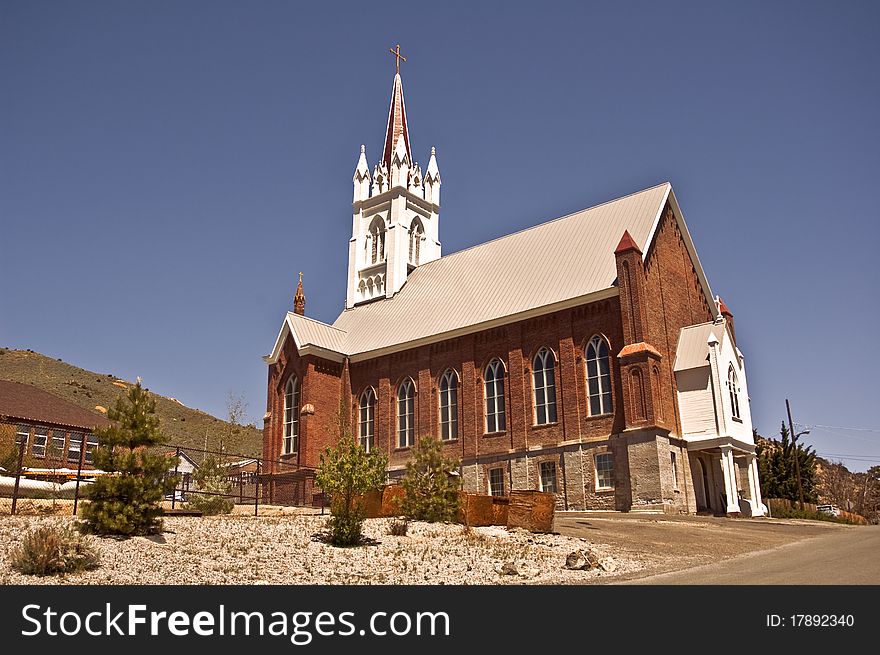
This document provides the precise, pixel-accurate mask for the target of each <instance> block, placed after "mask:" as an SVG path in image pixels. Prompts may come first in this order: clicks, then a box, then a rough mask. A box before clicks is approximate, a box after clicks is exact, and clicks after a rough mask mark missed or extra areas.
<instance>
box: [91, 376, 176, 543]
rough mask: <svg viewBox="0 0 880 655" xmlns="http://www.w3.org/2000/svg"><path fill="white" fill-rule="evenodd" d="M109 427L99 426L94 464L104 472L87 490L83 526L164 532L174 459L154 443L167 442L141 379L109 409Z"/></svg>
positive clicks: (95, 529) (102, 530) (109, 531)
mask: <svg viewBox="0 0 880 655" xmlns="http://www.w3.org/2000/svg"><path fill="white" fill-rule="evenodd" d="M107 418H109V419H110V420H111V421H112V424H111V425H110V426H109V427H104V428H98V429H97V430H95V436H97V437H98V448H97V450H96V451H95V459H94V462H95V466H96V467H97V468H99V469H101V470H104V471H106V472H107V473H108V474H109V475H102V476H100V477H99V478H98V479H97V480H96V481H95V482H94V483H92V484H91V485H89V487H88V488H87V490H86V497H87V498H88V499H89V501H90V502H89V503H88V504H86V505H85V506H84V507H83V511H82V516H83V519H84V523H82V524H80V529H82V530H83V531H85V532H91V533H95V534H119V535H126V536H128V535H135V534H155V533H157V532H161V531H162V521H161V519H160V518H159V516H160V515H161V513H162V508H161V505H160V502H161V500H162V497H163V496H164V494H166V493H169V492H170V491H172V490H173V488H174V479H173V478H172V477H171V476H169V475H168V469H169V468H170V467H171V466H173V462H174V458H173V457H172V458H169V457H166V456H164V455H157V454H154V453H153V452H151V451H150V448H152V447H154V446H158V445H161V444H163V443H165V437H164V436H163V434H162V432H161V431H160V429H159V418H158V417H157V416H156V401H155V400H154V399H153V398H151V397H150V395H149V392H148V391H147V390H146V389H144V388H143V387H141V383H140V380H138V383H137V384H136V385H135V386H133V387H131V388H130V389H129V390H128V393H127V394H125V395H122V396H120V397H119V398H117V399H116V404H115V405H114V406H113V407H112V408H110V410H109V411H108V412H107Z"/></svg>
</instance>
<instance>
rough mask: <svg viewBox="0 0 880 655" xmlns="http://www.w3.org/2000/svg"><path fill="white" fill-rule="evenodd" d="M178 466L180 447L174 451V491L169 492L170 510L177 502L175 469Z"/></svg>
mask: <svg viewBox="0 0 880 655" xmlns="http://www.w3.org/2000/svg"><path fill="white" fill-rule="evenodd" d="M178 466H180V446H178V447H177V449H176V450H175V451H174V489H172V490H171V509H174V503H175V501H176V500H177V467H178Z"/></svg>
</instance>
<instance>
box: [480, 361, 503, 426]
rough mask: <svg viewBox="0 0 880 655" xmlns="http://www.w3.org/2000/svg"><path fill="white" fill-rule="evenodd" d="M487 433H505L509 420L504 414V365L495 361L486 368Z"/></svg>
mask: <svg viewBox="0 0 880 655" xmlns="http://www.w3.org/2000/svg"><path fill="white" fill-rule="evenodd" d="M485 390H486V432H504V431H505V430H506V429H507V420H506V415H505V412H504V365H503V364H502V363H501V360H499V359H493V360H492V361H491V362H489V365H488V366H486V375H485Z"/></svg>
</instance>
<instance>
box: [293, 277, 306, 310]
mask: <svg viewBox="0 0 880 655" xmlns="http://www.w3.org/2000/svg"><path fill="white" fill-rule="evenodd" d="M293 313H294V314H299V315H300V316H305V315H306V294H304V293H303V274H302V272H300V274H299V284H297V285H296V295H295V296H294V297H293Z"/></svg>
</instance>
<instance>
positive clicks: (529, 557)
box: [0, 513, 655, 585]
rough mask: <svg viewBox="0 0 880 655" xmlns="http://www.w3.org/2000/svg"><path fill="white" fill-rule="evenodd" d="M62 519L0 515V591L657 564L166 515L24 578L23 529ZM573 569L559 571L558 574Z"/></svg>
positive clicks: (539, 574)
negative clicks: (89, 556)
mask: <svg viewBox="0 0 880 655" xmlns="http://www.w3.org/2000/svg"><path fill="white" fill-rule="evenodd" d="M73 520H74V519H73V518H71V517H70V516H0V583H2V584H57V583H61V584H168V583H173V584H395V585H400V584H455V585H468V584H595V583H601V582H610V581H612V580H613V579H615V578H619V577H630V576H631V575H632V574H634V573H637V572H638V571H639V570H641V569H643V568H645V567H646V566H649V565H650V564H653V563H655V562H654V560H653V559H651V558H649V559H650V560H651V561H646V560H645V559H644V558H642V557H640V556H638V555H637V554H633V553H623V552H621V551H618V550H617V549H615V548H614V547H612V546H609V545H607V544H602V543H594V542H592V541H590V540H588V539H586V538H578V537H570V536H563V535H559V534H531V533H529V532H526V531H524V530H513V531H508V530H507V529H505V528H499V527H482V528H471V529H466V528H464V527H463V526H461V525H457V524H428V523H420V522H413V523H410V524H409V529H408V531H407V534H406V535H405V536H392V535H391V534H390V533H389V526H390V523H391V519H369V520H367V522H366V524H365V529H364V533H365V536H366V537H367V539H368V545H364V546H360V547H357V548H336V547H334V546H330V545H328V544H326V543H324V542H323V540H322V538H321V534H322V532H323V530H324V526H325V523H326V520H327V517H326V516H316V515H314V514H302V513H300V514H294V513H285V514H278V515H275V516H260V517H253V516H246V515H231V516H223V517H183V516H180V517H166V518H165V532H164V533H163V534H162V535H160V536H155V537H149V538H146V537H135V538H131V539H124V540H119V539H111V538H93V539H94V543H95V547H96V549H97V550H98V552H99V553H100V557H101V566H100V568H98V569H96V570H93V571H87V572H84V573H78V574H74V575H67V576H63V577H35V576H25V575H22V574H20V573H18V572H16V571H14V570H13V569H12V568H11V567H10V564H9V552H10V550H11V549H12V548H14V547H15V546H16V545H17V544H18V543H19V542H20V539H21V536H22V535H23V534H25V532H26V531H27V530H29V529H32V528H34V527H36V526H38V525H42V524H47V523H52V524H58V525H62V524H70V523H72V522H73ZM567 566H568V567H577V568H574V569H573V568H566V567H567Z"/></svg>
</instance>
